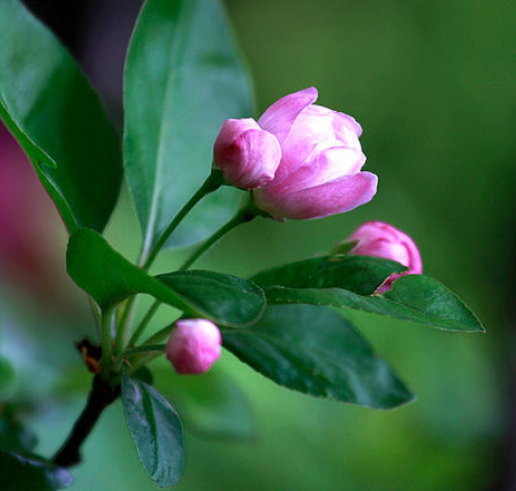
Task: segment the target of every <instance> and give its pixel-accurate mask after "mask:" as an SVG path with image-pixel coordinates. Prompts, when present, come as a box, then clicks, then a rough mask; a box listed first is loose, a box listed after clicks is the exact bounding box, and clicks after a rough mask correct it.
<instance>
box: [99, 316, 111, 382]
mask: <svg viewBox="0 0 516 491" xmlns="http://www.w3.org/2000/svg"><path fill="white" fill-rule="evenodd" d="M112 318H113V310H112V309H109V310H107V311H105V312H102V317H101V319H102V376H103V378H104V380H107V379H108V378H109V376H110V374H111V362H112V355H113V348H112V344H111V343H112V340H111V322H112Z"/></svg>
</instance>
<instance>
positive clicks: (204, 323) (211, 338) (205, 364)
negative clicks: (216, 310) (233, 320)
mask: <svg viewBox="0 0 516 491" xmlns="http://www.w3.org/2000/svg"><path fill="white" fill-rule="evenodd" d="M221 343H222V337H221V335H220V331H219V328H218V327H217V326H216V325H215V324H214V323H213V322H211V321H209V320H206V319H182V320H178V321H177V322H176V329H175V330H174V331H173V332H172V334H171V335H170V338H169V339H168V343H167V347H166V349H165V352H166V355H167V358H168V359H169V360H170V362H171V363H172V365H174V368H175V369H176V372H177V373H182V374H198V373H205V372H207V371H208V370H209V369H210V368H211V366H212V365H213V364H214V363H215V362H216V361H217V360H218V359H219V358H220V345H221Z"/></svg>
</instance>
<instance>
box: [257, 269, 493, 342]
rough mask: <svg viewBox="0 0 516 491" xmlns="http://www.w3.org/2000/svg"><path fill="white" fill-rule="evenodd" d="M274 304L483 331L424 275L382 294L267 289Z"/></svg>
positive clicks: (466, 310)
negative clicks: (324, 307)
mask: <svg viewBox="0 0 516 491" xmlns="http://www.w3.org/2000/svg"><path fill="white" fill-rule="evenodd" d="M265 293H266V295H267V301H268V302H269V303H272V304H314V305H332V306H334V307H348V308H351V309H358V310H363V311H366V312H372V313H375V314H380V315H388V316H390V317H396V318H398V319H404V320H408V321H412V322H417V323H420V324H425V325H428V326H431V327H435V328H437V329H442V330H445V331H462V332H484V331H485V330H484V327H483V326H482V324H481V323H480V321H479V320H478V319H477V318H476V317H475V314H473V312H471V310H470V309H469V308H468V307H467V306H466V305H465V304H464V302H462V300H460V298H459V297H457V296H456V295H455V294H454V293H452V292H451V291H450V290H448V289H447V288H446V287H445V286H444V285H442V284H441V283H439V282H438V281H436V280H434V279H433V278H429V277H428V276H422V275H408V276H402V277H400V278H398V279H397V280H396V281H395V282H394V283H393V285H392V287H391V289H390V290H388V291H387V292H385V293H383V294H382V295H376V294H374V295H371V296H367V295H358V294H356V293H354V292H352V291H349V290H345V289H342V288H322V289H315V288H288V287H287V288H286V287H282V286H273V287H269V288H266V289H265Z"/></svg>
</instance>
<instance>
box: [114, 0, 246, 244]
mask: <svg viewBox="0 0 516 491" xmlns="http://www.w3.org/2000/svg"><path fill="white" fill-rule="evenodd" d="M124 106H125V114H126V117H125V129H124V155H125V156H124V159H125V167H126V173H127V179H128V182H129V188H130V191H131V194H132V198H133V201H134V204H135V207H136V211H137V213H138V217H139V219H140V223H141V227H142V231H143V235H144V242H145V249H146V250H148V249H149V247H150V246H151V245H152V244H153V243H154V242H155V240H156V237H157V236H158V235H159V233H160V232H161V231H162V230H163V229H164V228H165V227H166V225H167V224H168V223H169V222H170V221H171V219H172V218H173V217H174V216H175V215H176V214H177V212H178V211H179V210H180V208H181V207H182V206H183V204H184V203H185V202H186V201H187V200H188V199H189V198H190V197H191V196H192V195H193V193H194V192H195V191H196V190H197V189H198V188H199V187H200V185H201V184H202V182H203V181H204V179H206V178H207V177H208V174H209V172H210V168H211V163H212V147H213V143H214V141H215V138H216V136H217V133H218V131H219V129H220V126H221V124H222V123H223V122H224V120H226V119H227V118H241V117H249V116H250V115H251V111H252V97H251V88H250V82H249V79H248V76H247V73H246V70H245V68H244V66H243V63H242V61H241V60H240V56H239V53H238V50H237V48H236V46H235V43H234V41H233V39H232V37H231V35H230V31H229V27H228V22H227V19H226V16H225V13H224V12H223V9H222V6H221V4H220V2H219V1H218V0H147V2H146V3H145V4H144V7H143V9H142V11H141V13H140V17H139V19H138V22H137V25H136V28H135V32H134V33H133V38H132V40H131V44H130V48H129V53H128V56H127V60H126V68H125V78H124ZM238 194H239V193H238V192H235V190H233V189H228V188H226V189H224V190H220V191H218V192H217V193H214V195H213V196H210V197H208V198H207V199H206V200H205V202H203V203H202V204H201V205H200V207H199V209H196V211H195V212H194V213H193V215H192V216H189V217H188V219H187V221H186V222H185V226H182V227H181V229H180V230H179V235H175V236H174V240H176V243H183V244H184V243H191V242H194V241H198V240H200V239H201V238H203V237H205V236H207V235H208V234H209V233H211V232H213V231H214V230H215V229H216V228H218V227H219V226H220V225H222V224H223V223H224V222H225V221H226V220H227V219H228V218H229V216H230V215H231V210H232V209H233V207H234V206H235V203H236V200H238V199H239V198H238Z"/></svg>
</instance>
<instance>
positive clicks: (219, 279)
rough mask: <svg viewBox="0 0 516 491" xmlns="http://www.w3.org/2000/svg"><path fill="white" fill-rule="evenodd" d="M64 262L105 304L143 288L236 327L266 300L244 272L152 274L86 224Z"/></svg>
mask: <svg viewBox="0 0 516 491" xmlns="http://www.w3.org/2000/svg"><path fill="white" fill-rule="evenodd" d="M67 268H68V273H69V275H70V276H71V277H72V278H73V280H74V281H75V282H76V283H77V284H78V285H79V286H80V287H81V288H82V289H83V290H85V291H86V292H87V293H89V294H90V295H91V296H92V297H93V298H94V299H95V300H96V301H97V303H98V304H99V306H100V307H101V308H102V309H103V310H106V309H109V308H111V307H114V306H115V305H117V304H118V303H120V302H121V301H122V300H124V299H125V298H127V297H129V296H131V295H134V294H136V293H146V294H148V295H152V296H153V297H154V298H156V299H158V300H160V301H161V302H164V303H167V304H169V305H172V306H173V307H176V308H178V309H179V310H182V311H184V312H187V313H188V314H189V315H191V316H195V317H203V318H207V319H210V320H212V321H214V322H215V323H217V324H220V325H228V326H232V327H240V326H245V325H247V324H250V323H252V322H254V321H256V320H257V319H258V318H259V317H260V315H261V314H262V311H263V308H264V305H265V297H264V294H263V292H262V290H261V289H260V288H259V287H257V286H255V285H254V284H253V283H251V282H250V281H248V280H244V279H242V278H237V277H234V276H230V275H225V274H221V273H214V272H211V271H185V272H176V273H171V274H168V275H161V276H157V277H153V276H150V275H148V274H147V273H145V272H144V271H142V270H141V269H140V268H138V267H137V266H135V265H134V264H132V263H130V262H129V261H128V260H127V259H125V258H124V257H123V256H121V255H120V254H119V253H118V252H116V251H115V250H114V249H113V248H112V247H111V246H110V245H109V244H108V243H107V242H106V240H105V239H104V238H103V237H102V236H101V235H99V234H98V233H97V232H95V231H93V230H89V229H81V230H78V231H77V232H76V233H75V234H74V235H72V237H71V238H70V242H69V245H68V251H67Z"/></svg>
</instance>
